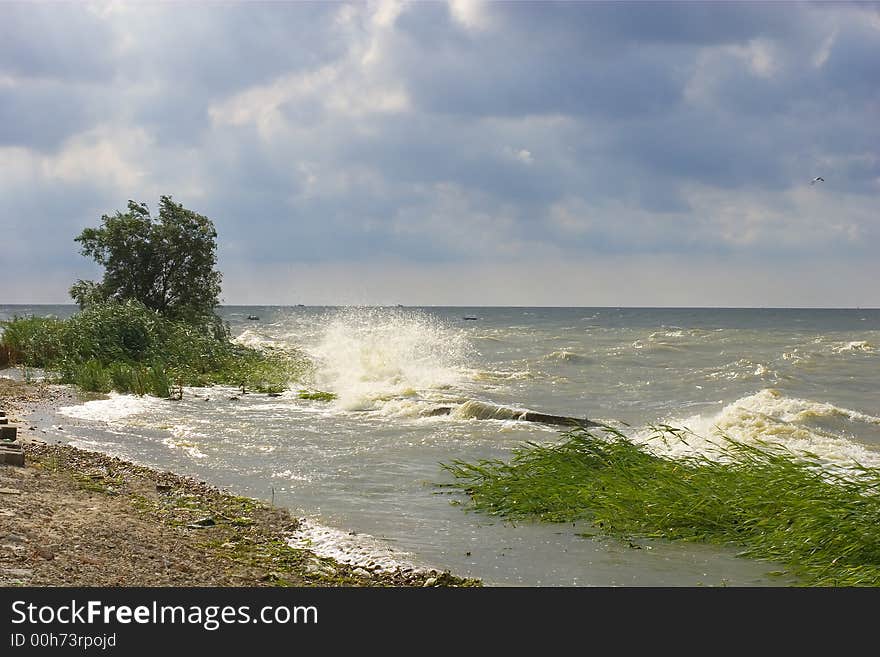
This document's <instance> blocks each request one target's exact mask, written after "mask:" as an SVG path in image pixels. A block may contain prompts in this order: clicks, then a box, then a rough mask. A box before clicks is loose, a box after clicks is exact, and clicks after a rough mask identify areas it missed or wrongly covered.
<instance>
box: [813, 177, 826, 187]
mask: <svg viewBox="0 0 880 657" xmlns="http://www.w3.org/2000/svg"><path fill="white" fill-rule="evenodd" d="M819 182H825V179H824V178H823V177H822V176H816V177H815V178H813V179H812V180H811V181H810V184H811V185H815V184H816V183H819Z"/></svg>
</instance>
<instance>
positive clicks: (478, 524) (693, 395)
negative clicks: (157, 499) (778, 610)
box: [0, 306, 880, 586]
mask: <svg viewBox="0 0 880 657" xmlns="http://www.w3.org/2000/svg"><path fill="white" fill-rule="evenodd" d="M75 311H76V307H75V306H0V321H2V320H4V319H9V318H11V317H13V316H15V315H19V316H22V315H40V316H47V315H55V316H58V317H65V316H69V315H71V314H73V313H74V312H75ZM219 312H220V314H221V316H222V317H223V319H224V320H225V321H227V322H228V323H229V325H230V328H231V331H232V335H233V336H234V339H235V340H237V341H239V342H241V343H243V344H246V345H251V346H254V347H265V346H271V347H284V348H286V349H296V350H298V351H300V352H301V353H303V354H304V355H305V356H307V357H308V359H309V361H310V362H311V364H312V366H311V368H310V370H309V372H308V374H307V375H306V376H305V378H304V379H303V380H300V381H292V382H291V383H290V385H289V389H288V390H286V391H285V392H283V393H282V394H281V395H280V396H270V395H268V394H265V393H257V392H253V391H245V394H242V393H241V390H239V389H236V388H234V387H228V388H227V387H213V388H185V389H184V394H183V398H182V400H179V401H177V400H167V399H158V398H155V397H149V396H144V397H137V396H133V395H120V394H111V395H110V396H109V398H107V399H99V400H93V401H88V402H85V403H77V404H75V403H71V404H70V405H68V406H64V407H62V408H61V409H60V411H59V412H58V414H56V415H46V416H40V417H33V418H31V422H32V423H33V425H34V426H35V427H37V428H36V429H35V431H37V432H38V435H40V437H42V438H44V439H47V440H50V441H55V440H58V441H63V442H68V443H71V444H74V445H76V446H79V447H81V448H85V449H90V450H97V451H100V452H105V453H108V454H111V455H115V456H119V457H122V458H125V459H129V460H132V461H135V462H138V463H142V464H145V465H149V466H153V467H156V468H160V469H163V470H172V471H175V472H178V473H181V474H184V475H191V476H195V477H198V478H200V479H203V480H206V481H208V482H210V483H212V484H214V485H216V486H219V487H221V488H224V489H226V490H229V491H232V492H236V493H238V494H243V495H249V496H252V497H257V498H260V499H263V500H266V501H269V502H271V503H274V504H275V505H278V506H283V507H287V508H289V509H290V510H291V512H292V513H293V514H294V515H295V516H296V517H297V518H300V519H301V520H302V523H301V528H300V530H298V531H297V532H296V533H295V534H293V535H291V537H290V541H291V544H292V545H295V546H305V547H309V548H310V549H312V550H314V551H315V552H317V553H319V554H323V555H327V556H333V557H335V558H337V559H339V560H341V561H345V562H348V563H352V564H362V565H365V566H370V567H376V566H379V567H384V568H392V567H395V566H402V567H411V568H428V569H430V568H433V569H437V570H449V571H451V572H453V573H455V574H458V575H462V576H470V577H478V578H480V579H482V580H483V582H484V584H485V585H489V586H779V585H780V584H784V583H793V582H791V581H787V580H785V579H784V578H783V579H780V577H779V575H778V571H779V570H780V569H781V568H780V566H779V564H773V563H768V562H762V561H758V560H754V559H747V558H744V557H742V556H738V553H737V550H736V549H735V548H733V547H726V546H711V545H701V544H693V543H683V544H682V543H675V542H667V541H661V540H646V539H638V540H617V539H614V538H611V537H608V536H603V535H602V534H601V532H596V531H595V530H594V528H590V527H589V525H587V524H586V523H574V524H572V523H542V522H537V521H536V522H522V521H516V522H511V521H508V520H505V519H503V518H500V517H495V516H491V515H485V514H480V513H476V512H473V511H471V510H469V508H468V505H467V499H466V498H465V497H464V496H463V495H462V494H460V493H457V492H454V490H453V489H450V488H449V487H448V486H445V485H444V484H448V483H450V482H451V476H450V475H449V473H448V471H447V470H446V469H445V468H444V467H443V466H444V464H450V463H453V462H455V461H467V462H474V461H478V460H481V459H507V458H509V457H510V455H511V453H512V451H513V450H514V449H516V448H518V447H522V446H524V445H526V444H528V443H539V444H552V443H555V442H558V441H560V440H561V439H562V437H563V436H562V434H563V432H564V431H565V428H563V427H560V426H556V425H549V424H540V423H536V422H530V421H526V420H524V419H523V413H524V412H525V411H535V412H539V413H545V414H554V415H561V416H567V417H574V418H580V419H589V420H592V421H595V422H599V423H603V424H607V425H609V426H613V427H618V428H620V429H621V430H623V431H624V432H625V433H626V434H627V435H628V436H630V437H631V439H632V440H634V441H636V442H639V443H640V444H643V445H644V446H645V449H649V450H651V451H652V452H654V453H657V454H658V455H662V456H667V457H669V458H682V457H685V456H688V455H693V454H707V455H708V454H711V453H712V450H713V447H714V445H716V444H717V443H718V441H719V436H722V435H724V436H729V437H732V438H735V439H737V440H740V441H745V442H760V441H764V442H767V441H769V442H773V443H777V444H782V445H784V446H785V447H787V448H788V449H790V450H792V451H793V452H795V453H809V454H812V455H814V458H817V459H819V460H820V461H821V462H822V463H823V464H827V466H828V467H829V468H837V467H843V468H845V467H850V466H851V465H852V464H853V463H860V464H862V465H867V466H872V467H878V466H880V395H878V390H880V310H877V309H774V308H748V309H746V308H730V309H709V308H524V307H468V308H464V307H458V308H452V307H403V306H393V307H311V306H308V307H307V306H224V307H221V308H220V309H219ZM249 317H251V318H250V319H249ZM254 318H256V319H254ZM0 375H5V376H12V377H23V376H30V377H33V376H39V372H21V371H19V370H12V369H7V370H5V371H0ZM303 390H306V391H323V392H330V393H333V394H334V395H335V399H332V400H330V401H326V400H319V399H302V398H300V392H301V391H303ZM441 407H442V408H448V409H449V412H448V413H447V414H445V415H432V411H434V410H435V409H437V408H441ZM659 425H670V426H675V427H680V428H683V429H687V430H688V431H689V434H688V439H687V441H686V442H683V441H666V442H663V441H657V440H656V439H653V438H652V436H655V435H656V429H655V428H656V427H657V426H659Z"/></svg>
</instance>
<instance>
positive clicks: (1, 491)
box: [0, 488, 21, 495]
mask: <svg viewBox="0 0 880 657" xmlns="http://www.w3.org/2000/svg"><path fill="white" fill-rule="evenodd" d="M0 495H21V491H20V490H18V489H17V488H0Z"/></svg>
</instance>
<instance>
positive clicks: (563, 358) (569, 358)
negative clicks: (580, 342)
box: [541, 349, 590, 363]
mask: <svg viewBox="0 0 880 657" xmlns="http://www.w3.org/2000/svg"><path fill="white" fill-rule="evenodd" d="M541 360H549V361H557V362H561V363H587V362H589V361H590V359H589V358H587V357H586V356H582V355H581V354H578V353H575V352H573V351H566V350H565V349H559V350H557V351H551V352H550V353H549V354H547V355H546V356H544V357H543V358H542V359H541Z"/></svg>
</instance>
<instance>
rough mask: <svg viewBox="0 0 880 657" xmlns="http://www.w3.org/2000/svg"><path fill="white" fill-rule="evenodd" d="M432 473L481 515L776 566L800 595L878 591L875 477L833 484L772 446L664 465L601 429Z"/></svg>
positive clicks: (834, 476) (839, 478) (879, 524)
mask: <svg viewBox="0 0 880 657" xmlns="http://www.w3.org/2000/svg"><path fill="white" fill-rule="evenodd" d="M672 437H673V438H675V439H681V438H682V435H681V434H675V435H673V436H672ZM443 467H444V468H445V469H446V470H448V471H449V472H450V473H451V474H452V475H453V476H454V477H455V483H454V484H453V486H454V487H456V488H458V489H460V490H462V491H463V492H465V493H466V494H467V495H469V496H470V499H471V502H472V506H473V508H474V509H477V510H479V511H482V512H486V513H490V514H496V515H500V516H508V517H512V518H537V519H541V520H545V521H550V522H562V521H573V520H579V519H585V520H588V521H590V522H591V523H593V524H594V526H595V527H597V528H598V529H599V530H600V531H603V532H606V533H608V534H610V535H613V536H618V537H627V538H631V537H636V536H641V537H647V538H662V539H669V540H681V541H700V542H706V543H715V544H728V545H734V546H740V547H742V548H743V551H742V553H741V554H742V555H743V556H747V557H752V558H758V559H766V560H770V561H774V562H776V563H781V564H785V565H786V566H787V567H788V569H789V570H790V572H791V574H793V575H794V576H796V577H797V578H798V579H799V581H801V582H803V583H804V584H805V585H809V586H880V469H877V468H868V467H864V466H860V465H858V464H854V466H853V469H852V471H850V472H849V473H848V474H846V475H844V474H842V473H841V472H829V471H828V470H827V469H823V468H822V467H821V465H820V464H819V462H818V459H817V458H815V457H812V456H810V455H800V454H798V455H796V454H792V453H791V452H789V451H787V450H786V449H784V448H783V447H782V446H780V445H774V444H760V445H750V444H745V443H743V442H738V441H735V440H731V439H726V438H725V439H723V441H722V442H721V443H719V444H718V446H717V453H715V454H714V455H712V458H710V457H709V456H693V457H688V458H682V459H671V458H665V457H660V456H655V455H652V454H651V453H649V452H648V451H646V450H645V449H644V448H642V447H639V446H637V445H635V444H634V443H632V442H630V441H629V440H628V439H627V438H626V437H625V436H624V435H623V434H621V433H619V432H617V431H616V430H613V429H608V435H607V436H600V437H597V436H595V435H593V434H591V433H590V432H589V431H587V430H585V429H574V430H572V431H570V432H568V433H565V434H563V440H562V441H561V442H560V443H558V444H554V445H549V446H548V445H538V444H533V443H529V444H527V445H525V446H523V447H521V448H519V449H516V450H515V451H514V454H513V456H512V458H511V459H510V461H509V462H504V461H499V460H484V461H479V462H477V463H465V462H462V461H453V462H452V463H451V464H447V465H444V466H443Z"/></svg>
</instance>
